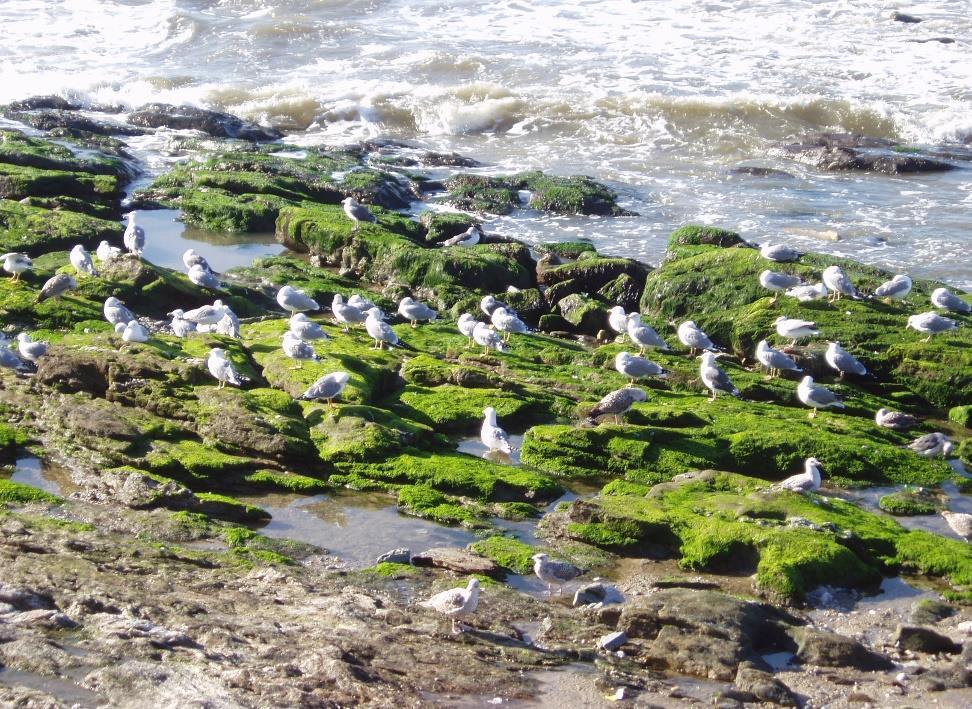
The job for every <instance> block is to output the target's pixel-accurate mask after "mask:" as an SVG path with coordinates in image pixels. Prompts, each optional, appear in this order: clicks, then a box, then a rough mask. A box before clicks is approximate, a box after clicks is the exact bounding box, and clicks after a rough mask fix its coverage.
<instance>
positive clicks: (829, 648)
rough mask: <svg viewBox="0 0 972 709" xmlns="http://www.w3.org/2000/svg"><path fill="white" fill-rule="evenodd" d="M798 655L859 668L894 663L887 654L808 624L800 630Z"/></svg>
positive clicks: (828, 664)
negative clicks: (809, 626)
mask: <svg viewBox="0 0 972 709" xmlns="http://www.w3.org/2000/svg"><path fill="white" fill-rule="evenodd" d="M796 656H797V659H799V660H800V662H802V663H804V664H807V665H821V666H823V667H853V668H855V669H858V670H865V671H870V670H890V669H892V668H893V667H894V663H892V662H891V660H890V659H888V658H887V657H885V656H884V655H880V654H878V653H876V652H872V651H871V650H868V649H867V648H866V647H864V646H863V645H861V643H859V642H857V641H856V640H852V639H851V638H848V637H845V636H843V635H838V634H837V633H830V632H826V631H821V630H813V629H811V628H806V629H804V630H803V631H802V632H801V633H800V646H799V648H798V649H797V653H796Z"/></svg>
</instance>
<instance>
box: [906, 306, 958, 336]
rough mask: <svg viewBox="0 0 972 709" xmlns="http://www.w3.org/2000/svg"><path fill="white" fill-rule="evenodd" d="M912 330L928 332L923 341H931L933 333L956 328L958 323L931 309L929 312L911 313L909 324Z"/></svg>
mask: <svg viewBox="0 0 972 709" xmlns="http://www.w3.org/2000/svg"><path fill="white" fill-rule="evenodd" d="M907 327H910V328H911V329H912V330H917V331H918V332H926V333H928V337H926V338H925V339H924V340H923V342H931V338H932V335H937V334H939V333H942V332H948V331H949V330H955V329H956V328H957V327H958V323H956V322H955V321H954V320H952V319H951V318H943V317H942V316H941V315H939V314H938V313H935V312H932V311H931V310H929V311H928V312H927V313H918V315H911V316H910V317H909V318H908V325H907V326H906V328H907Z"/></svg>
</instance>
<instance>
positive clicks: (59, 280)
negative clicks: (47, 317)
mask: <svg viewBox="0 0 972 709" xmlns="http://www.w3.org/2000/svg"><path fill="white" fill-rule="evenodd" d="M77 287H78V282H77V281H76V280H74V278H73V277H71V276H69V275H67V274H66V273H59V274H57V275H56V276H52V277H51V278H49V279H48V281H47V283H45V284H44V287H43V288H41V290H40V293H38V294H37V302H38V303H40V302H43V301H45V300H47V299H48V298H60V297H61V296H62V295H64V294H65V293H67V292H68V291H69V290H74V289H75V288H77Z"/></svg>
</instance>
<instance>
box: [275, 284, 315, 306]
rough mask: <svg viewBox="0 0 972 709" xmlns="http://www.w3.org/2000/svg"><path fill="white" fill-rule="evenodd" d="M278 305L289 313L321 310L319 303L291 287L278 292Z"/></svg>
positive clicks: (285, 287)
mask: <svg viewBox="0 0 972 709" xmlns="http://www.w3.org/2000/svg"><path fill="white" fill-rule="evenodd" d="M277 303H278V304H279V305H280V307H281V308H283V309H284V310H286V311H287V312H289V313H301V312H303V311H305V310H320V309H321V306H320V305H318V304H317V301H316V300H314V299H313V298H311V297H310V296H309V295H307V294H306V293H304V291H302V290H297V289H296V288H293V287H291V286H284V287H283V288H281V289H280V290H278V291H277Z"/></svg>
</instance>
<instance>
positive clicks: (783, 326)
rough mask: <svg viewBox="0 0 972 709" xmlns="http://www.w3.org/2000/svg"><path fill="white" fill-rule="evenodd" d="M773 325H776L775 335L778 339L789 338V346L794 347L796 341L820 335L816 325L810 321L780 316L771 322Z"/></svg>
mask: <svg viewBox="0 0 972 709" xmlns="http://www.w3.org/2000/svg"><path fill="white" fill-rule="evenodd" d="M773 324H774V325H776V334H777V335H779V336H780V337H789V338H790V340H792V342H791V343H790V344H791V345H795V344H796V343H797V340H799V339H802V338H804V337H813V336H815V335H819V334H820V330H818V329H817V324H816V323H815V322H812V321H810V320H800V319H799V318H788V317H786V316H785V315H781V316H780V317H778V318H776V320H774V321H773Z"/></svg>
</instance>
